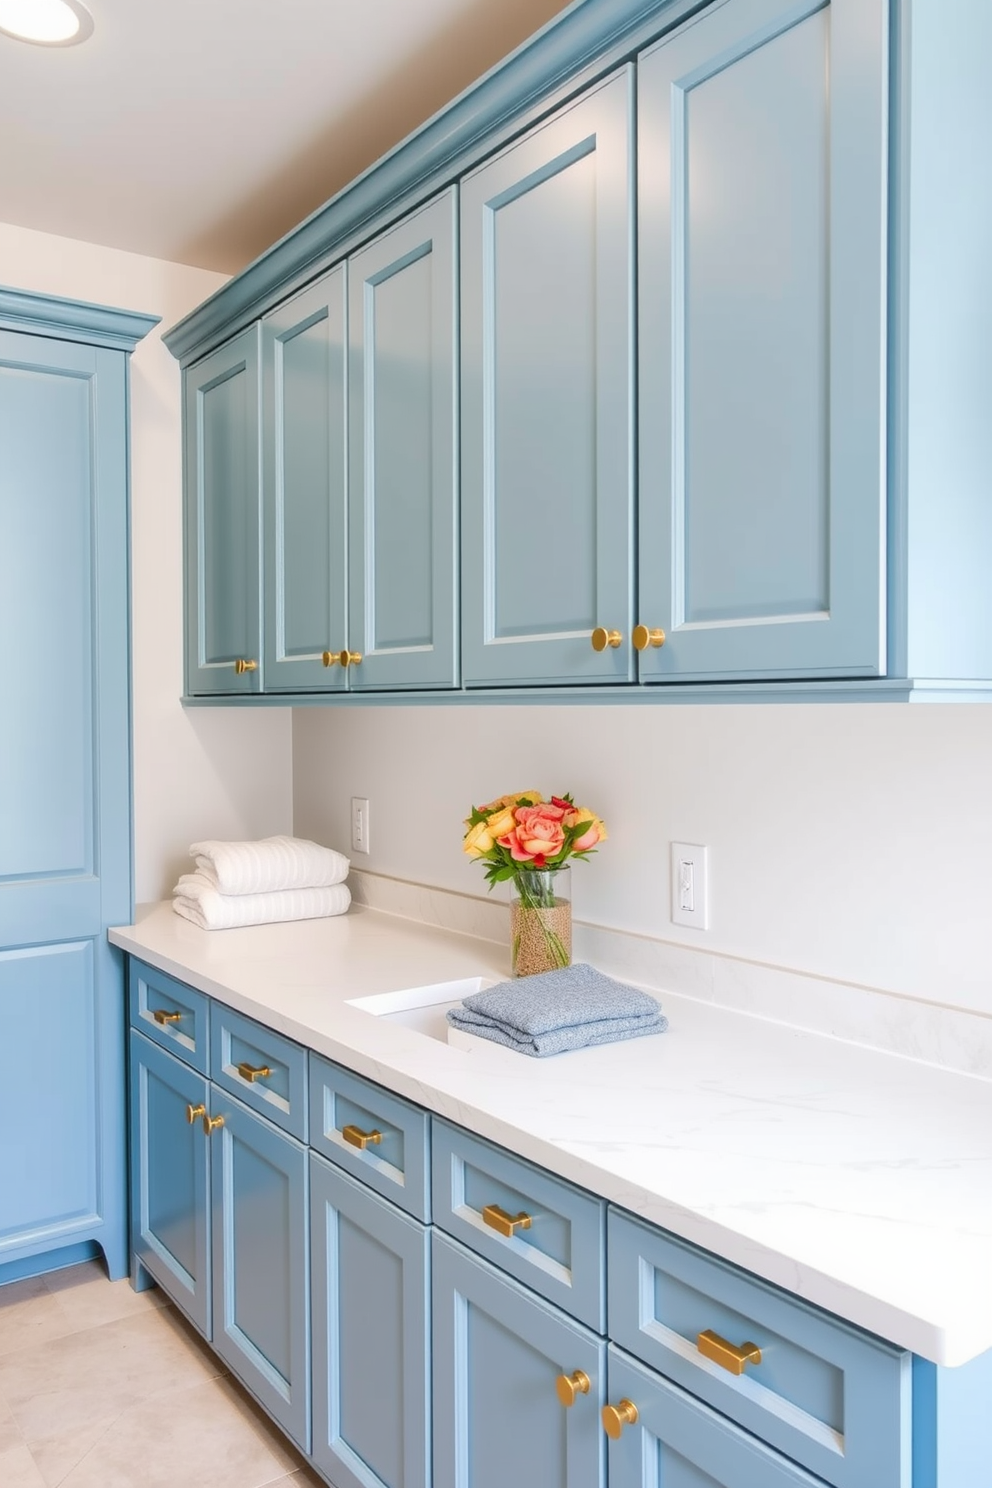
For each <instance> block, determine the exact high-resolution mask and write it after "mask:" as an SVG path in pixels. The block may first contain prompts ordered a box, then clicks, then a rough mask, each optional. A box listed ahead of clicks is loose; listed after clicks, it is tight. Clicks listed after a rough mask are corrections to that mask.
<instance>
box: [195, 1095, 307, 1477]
mask: <svg viewBox="0 0 992 1488" xmlns="http://www.w3.org/2000/svg"><path fill="white" fill-rule="evenodd" d="M209 1099H210V1107H209V1112H208V1116H209V1120H210V1123H211V1126H212V1130H211V1132H210V1148H211V1151H210V1164H211V1180H210V1186H211V1199H212V1228H213V1236H212V1247H211V1248H212V1260H213V1344H214V1348H215V1349H216V1350H217V1352H218V1353H219V1354H220V1356H221V1358H222V1359H223V1360H224V1361H225V1363H227V1364H228V1365H229V1366H230V1367H231V1369H232V1370H233V1371H234V1373H235V1374H236V1375H237V1376H238V1378H239V1379H240V1380H242V1381H243V1382H244V1384H245V1385H247V1387H248V1389H249V1390H250V1391H251V1392H252V1394H253V1395H256V1396H257V1397H258V1399H259V1401H260V1402H261V1404H262V1405H263V1406H264V1407H265V1409H266V1410H267V1411H268V1412H269V1414H270V1415H271V1416H272V1417H273V1419H274V1420H275V1421H276V1422H278V1424H279V1425H280V1426H281V1427H282V1429H283V1430H284V1431H285V1432H286V1434H287V1435H288V1436H291V1437H292V1438H293V1440H294V1441H295V1442H296V1443H297V1445H298V1446H300V1447H302V1448H303V1450H304V1451H305V1452H306V1451H309V1449H310V1307H309V1287H308V1284H307V1277H308V1274H309V1234H308V1225H307V1208H308V1206H307V1189H308V1186H309V1184H308V1173H307V1153H306V1148H305V1147H303V1146H301V1145H300V1143H299V1142H297V1141H295V1140H294V1139H293V1138H292V1137H289V1136H286V1135H285V1134H284V1133H283V1132H280V1131H277V1130H276V1129H275V1127H273V1126H272V1125H271V1124H270V1123H269V1122H267V1121H265V1120H264V1119H263V1118H262V1117H260V1116H256V1115H255V1114H254V1113H253V1112H251V1111H249V1110H248V1109H247V1108H246V1107H245V1106H242V1105H241V1104H240V1103H239V1102H238V1101H236V1100H233V1099H232V1098H231V1097H230V1096H226V1095H225V1094H224V1093H223V1092H222V1091H221V1090H219V1089H218V1087H217V1086H216V1085H211V1086H210V1091H209Z"/></svg>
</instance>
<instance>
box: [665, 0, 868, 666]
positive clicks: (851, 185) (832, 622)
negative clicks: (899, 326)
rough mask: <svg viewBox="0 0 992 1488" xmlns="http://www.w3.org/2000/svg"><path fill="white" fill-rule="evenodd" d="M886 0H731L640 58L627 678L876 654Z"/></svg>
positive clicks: (831, 662) (832, 662)
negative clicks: (657, 635) (633, 619)
mask: <svg viewBox="0 0 992 1488" xmlns="http://www.w3.org/2000/svg"><path fill="white" fill-rule="evenodd" d="M886 11H887V7H886V6H885V4H884V0H828V3H823V0H806V3H800V4H785V3H783V0H735V3H733V4H730V5H722V6H717V7H715V8H713V9H712V10H711V11H707V12H705V13H704V14H702V15H701V16H699V17H698V18H697V19H695V20H694V21H692V22H691V23H690V24H688V25H687V26H685V27H684V28H683V29H682V30H681V31H679V32H677V33H676V34H675V35H674V36H673V37H671V38H670V39H669V40H668V41H665V42H663V43H660V44H659V45H658V46H657V47H656V48H654V49H653V50H651V51H649V52H648V53H646V54H645V55H644V56H643V57H642V58H641V59H640V61H639V64H638V178H639V179H638V211H639V216H638V222H639V248H638V273H639V306H640V311H639V316H640V319H639V358H640V417H639V431H640V434H639V441H640V449H639V481H640V485H639V490H640V506H639V528H638V531H639V619H640V620H641V621H642V622H643V623H644V624H646V625H649V626H652V627H654V626H660V627H662V628H663V629H664V630H665V632H666V640H665V644H664V645H663V646H662V647H660V648H659V649H649V650H647V651H645V652H643V653H642V654H641V658H640V677H641V679H642V680H647V681H661V682H663V681H666V680H681V681H687V680H710V679H712V680H716V679H719V678H721V677H725V678H732V679H738V680H740V679H743V678H762V677H775V676H783V677H788V676H795V677H817V676H831V675H848V676H859V675H876V674H878V673H879V672H880V671H881V670H883V669H884V656H885V631H884V612H885V583H884V572H885V549H884V538H885V427H886V413H885V325H886V281H885V252H886V109H887V100H886V69H887V37H886Z"/></svg>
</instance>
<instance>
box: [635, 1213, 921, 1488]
mask: <svg viewBox="0 0 992 1488" xmlns="http://www.w3.org/2000/svg"><path fill="white" fill-rule="evenodd" d="M608 1234H609V1279H608V1296H609V1333H610V1337H611V1338H612V1339H614V1340H615V1341H616V1343H618V1344H619V1345H620V1346H621V1347H622V1348H624V1349H627V1350H628V1351H629V1352H630V1353H632V1354H634V1355H636V1356H637V1357H638V1358H640V1359H643V1360H644V1361H645V1363H647V1364H650V1365H652V1366H653V1367H654V1368H655V1369H658V1370H660V1371H661V1373H663V1374H664V1375H666V1376H667V1377H668V1378H669V1379H671V1380H674V1381H675V1382H676V1383H677V1384H679V1385H682V1386H684V1387H685V1389H687V1390H690V1391H691V1392H692V1393H693V1394H694V1395H697V1396H699V1397H700V1398H701V1399H703V1400H705V1401H706V1402H707V1403H708V1404H710V1405H712V1406H714V1407H715V1409H717V1410H719V1411H722V1412H723V1413H724V1415H727V1416H730V1417H731V1418H732V1419H733V1420H735V1421H739V1422H740V1424H741V1425H742V1426H745V1427H746V1428H747V1429H748V1430H749V1431H753V1432H754V1434H755V1435H756V1436H759V1437H761V1439H762V1440H763V1441H767V1442H769V1443H770V1444H771V1445H772V1446H774V1447H777V1448H778V1449H779V1450H780V1451H782V1452H785V1453H786V1454H787V1455H788V1456H789V1457H792V1458H793V1459H794V1460H795V1461H796V1462H801V1463H802V1464H803V1465H804V1466H806V1467H808V1468H810V1469H811V1471H813V1472H815V1473H817V1474H818V1475H819V1476H820V1477H822V1478H825V1479H826V1480H827V1481H828V1482H830V1483H835V1484H837V1485H838V1488H864V1485H865V1484H868V1483H870V1484H871V1485H872V1488H905V1485H906V1484H907V1483H908V1482H909V1473H910V1456H909V1443H908V1440H907V1433H908V1422H909V1401H910V1394H909V1392H910V1366H911V1358H910V1355H909V1354H906V1353H901V1352H900V1351H899V1350H897V1349H893V1348H890V1347H889V1346H887V1345H885V1344H883V1343H880V1342H878V1341H877V1340H875V1339H874V1338H872V1337H870V1336H869V1335H868V1334H865V1333H861V1332H858V1331H857V1330H855V1329H853V1328H851V1327H849V1326H848V1325H847V1324H845V1323H841V1322H839V1321H838V1320H836V1319H834V1318H832V1317H830V1316H829V1315H827V1314H826V1313H822V1312H819V1311H818V1310H816V1309H814V1308H811V1307H808V1306H806V1305H805V1303H802V1302H799V1301H797V1300H796V1299H795V1298H792V1297H789V1296H787V1295H786V1294H785V1293H783V1292H780V1291H778V1290H777V1289H776V1288H775V1287H772V1286H769V1285H768V1284H767V1283H765V1282H762V1281H759V1280H757V1279H756V1278H753V1277H749V1276H747V1275H745V1274H744V1273H743V1272H741V1271H738V1270H736V1269H735V1268H734V1267H732V1266H729V1265H727V1264H726V1263H725V1262H723V1261H718V1260H715V1259H714V1258H712V1257H709V1256H706V1255H702V1254H701V1253H700V1252H698V1251H697V1250H695V1249H693V1248H692V1247H690V1246H687V1245H684V1244H683V1243H682V1242H681V1241H678V1240H674V1239H672V1238H670V1237H669V1236H667V1235H664V1234H662V1233H661V1232H660V1231H659V1230H656V1229H654V1228H652V1227H650V1226H648V1225H645V1224H643V1223H641V1222H640V1221H639V1220H635V1219H632V1218H630V1217H629V1216H628V1215H626V1214H623V1213H621V1212H619V1211H617V1210H613V1209H611V1210H610V1216H609V1230H608ZM705 1332H709V1333H711V1334H714V1335H716V1337H717V1339H719V1340H725V1341H726V1342H727V1343H729V1344H730V1345H732V1346H733V1347H734V1348H735V1349H738V1350H739V1349H741V1348H742V1346H743V1345H744V1344H745V1343H746V1344H749V1345H755V1346H756V1347H757V1348H758V1349H760V1351H761V1359H760V1362H757V1363H747V1364H745V1365H744V1366H743V1372H742V1373H741V1374H739V1375H738V1374H736V1373H733V1372H731V1371H730V1369H729V1368H728V1367H727V1365H726V1364H720V1363H718V1362H715V1361H714V1360H713V1359H711V1358H709V1357H706V1356H705V1355H704V1354H703V1353H701V1352H700V1346H699V1341H698V1340H699V1336H700V1334H702V1333H705ZM730 1362H731V1360H730V1359H729V1356H728V1359H727V1363H728V1364H729V1363H730Z"/></svg>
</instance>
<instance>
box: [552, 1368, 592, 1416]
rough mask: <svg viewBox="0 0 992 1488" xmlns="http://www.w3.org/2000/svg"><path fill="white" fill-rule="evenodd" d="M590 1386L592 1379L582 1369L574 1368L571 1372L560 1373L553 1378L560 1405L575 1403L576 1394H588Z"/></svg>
mask: <svg viewBox="0 0 992 1488" xmlns="http://www.w3.org/2000/svg"><path fill="white" fill-rule="evenodd" d="M591 1388H592V1381H591V1380H590V1378H589V1376H588V1375H587V1374H586V1372H585V1370H584V1369H576V1370H575V1371H574V1372H573V1373H572V1374H560V1375H559V1376H558V1378H557V1379H556V1380H555V1393H556V1395H557V1396H558V1399H559V1400H560V1401H561V1403H562V1405H564V1406H566V1407H567V1406H570V1405H574V1404H575V1400H576V1397H577V1396H578V1395H588V1394H589V1391H590V1389H591Z"/></svg>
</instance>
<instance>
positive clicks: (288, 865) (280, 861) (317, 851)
mask: <svg viewBox="0 0 992 1488" xmlns="http://www.w3.org/2000/svg"><path fill="white" fill-rule="evenodd" d="M190 853H191V854H192V855H193V857H194V858H195V859H196V868H197V872H198V873H201V874H203V876H204V878H206V879H207V880H208V882H210V883H211V884H212V885H213V887H214V888H215V889H217V890H219V892H220V893H221V894H270V893H273V892H275V891H276V890H278V889H322V888H327V887H329V886H330V885H331V884H339V883H344V881H345V879H346V878H347V877H348V869H349V868H350V867H351V864H350V863H349V861H348V859H347V858H346V857H345V856H344V854H343V853H339V852H335V851H334V850H333V848H330V847H321V846H320V845H319V843H316V842H307V841H306V840H305V838H302V837H263V838H262V840H261V841H260V842H214V841H212V840H211V841H207V842H194V843H192V844H191V846H190Z"/></svg>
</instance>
